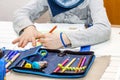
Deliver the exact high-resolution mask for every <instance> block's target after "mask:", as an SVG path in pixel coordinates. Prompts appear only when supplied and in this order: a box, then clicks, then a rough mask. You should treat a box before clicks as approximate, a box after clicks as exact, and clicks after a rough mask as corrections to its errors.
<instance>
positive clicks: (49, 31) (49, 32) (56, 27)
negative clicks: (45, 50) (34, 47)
mask: <svg viewBox="0 0 120 80" xmlns="http://www.w3.org/2000/svg"><path fill="white" fill-rule="evenodd" d="M56 28H57V26H54V27H53V28H52V29H51V30H50V31H49V33H52V32H53V31H54V30H55V29H56Z"/></svg>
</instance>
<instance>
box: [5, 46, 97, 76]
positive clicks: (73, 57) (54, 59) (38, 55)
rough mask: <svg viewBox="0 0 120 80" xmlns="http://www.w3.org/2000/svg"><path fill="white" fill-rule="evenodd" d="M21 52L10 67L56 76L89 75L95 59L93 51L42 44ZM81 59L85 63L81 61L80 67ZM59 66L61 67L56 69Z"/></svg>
mask: <svg viewBox="0 0 120 80" xmlns="http://www.w3.org/2000/svg"><path fill="white" fill-rule="evenodd" d="M10 51H11V50H5V51H4V53H5V54H7V53H9V52H10ZM19 53H20V56H19V57H18V58H17V59H16V60H15V61H14V62H13V63H12V65H10V66H9V67H8V69H12V70H13V71H15V72H21V73H28V74H36V75H42V76H47V77H54V78H80V77H84V76H86V75H87V73H88V71H89V69H90V67H91V66H92V64H93V62H94V59H95V55H94V52H92V51H85V52H75V51H70V50H65V51H61V50H54V49H44V48H41V47H40V46H38V47H35V48H31V49H29V50H25V51H19ZM80 60H84V62H83V64H82V62H81V66H80V65H79V67H78V63H80ZM65 61H66V62H65ZM70 63H71V64H70ZM38 64H39V65H38ZM45 64H46V65H45ZM43 65H44V67H43ZM57 68H59V69H58V70H57V71H55V70H56V69H57Z"/></svg>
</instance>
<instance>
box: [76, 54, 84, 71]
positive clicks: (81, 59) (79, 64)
mask: <svg viewBox="0 0 120 80" xmlns="http://www.w3.org/2000/svg"><path fill="white" fill-rule="evenodd" d="M83 58H84V57H83V56H82V57H81V58H80V61H79V63H78V65H77V67H80V66H81V64H82V61H83ZM75 72H76V73H77V72H78V70H75Z"/></svg>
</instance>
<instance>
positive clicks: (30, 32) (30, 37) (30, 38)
mask: <svg viewBox="0 0 120 80" xmlns="http://www.w3.org/2000/svg"><path fill="white" fill-rule="evenodd" d="M40 36H41V33H40V32H39V31H37V29H36V28H35V27H34V26H28V27H27V28H25V29H24V31H23V33H22V34H21V35H20V36H19V37H18V38H16V39H15V40H13V41H12V43H13V44H16V43H18V47H22V48H24V47H25V46H26V45H27V43H28V42H32V46H36V39H37V38H40Z"/></svg>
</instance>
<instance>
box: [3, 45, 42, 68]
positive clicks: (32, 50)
mask: <svg viewBox="0 0 120 80" xmlns="http://www.w3.org/2000/svg"><path fill="white" fill-rule="evenodd" d="M40 48H41V46H38V47H35V48H30V49H29V50H24V51H23V50H20V51H19V53H20V55H19V57H18V58H17V59H16V60H15V61H14V62H13V63H12V65H10V66H9V67H8V69H12V68H14V67H16V66H17V64H18V63H19V62H20V61H21V60H22V59H24V58H26V57H29V56H34V55H37V54H38V50H39V49H40ZM10 51H15V50H8V49H7V50H4V56H5V55H7V54H9V52H10Z"/></svg>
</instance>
